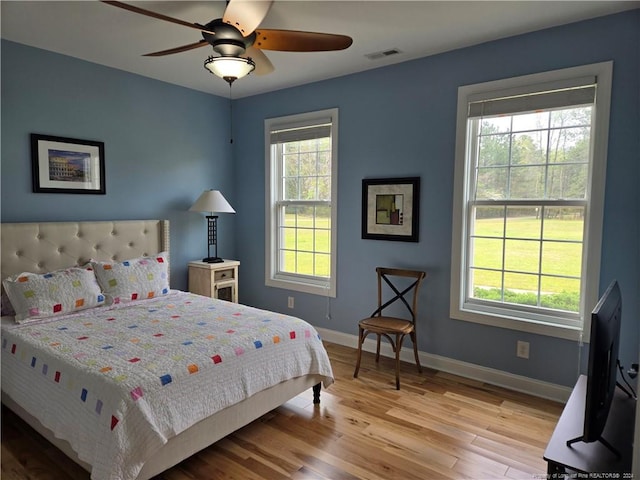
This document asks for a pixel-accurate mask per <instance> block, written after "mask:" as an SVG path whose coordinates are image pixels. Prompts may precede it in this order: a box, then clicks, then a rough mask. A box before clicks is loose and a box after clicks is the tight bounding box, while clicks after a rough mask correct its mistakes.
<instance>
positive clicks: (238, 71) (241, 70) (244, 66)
mask: <svg viewBox="0 0 640 480" xmlns="http://www.w3.org/2000/svg"><path fill="white" fill-rule="evenodd" d="M204 67H205V68H206V69H207V70H209V71H210V72H211V73H213V74H214V75H217V76H218V77H220V78H224V79H225V80H226V79H227V78H232V79H234V80H235V79H237V78H242V77H244V76H246V75H249V74H250V73H251V72H252V71H253V69H254V68H256V64H255V63H253V60H251V59H250V58H242V57H209V58H207V60H206V61H205V62H204Z"/></svg>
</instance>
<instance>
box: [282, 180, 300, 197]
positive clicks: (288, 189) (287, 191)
mask: <svg viewBox="0 0 640 480" xmlns="http://www.w3.org/2000/svg"><path fill="white" fill-rule="evenodd" d="M298 190H299V189H298V177H287V178H285V179H284V199H285V200H297V199H298V198H299V193H298Z"/></svg>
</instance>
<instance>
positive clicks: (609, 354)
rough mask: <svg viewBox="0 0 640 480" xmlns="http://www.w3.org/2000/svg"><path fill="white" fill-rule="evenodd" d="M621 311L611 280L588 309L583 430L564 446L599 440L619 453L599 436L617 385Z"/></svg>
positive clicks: (620, 298) (618, 297)
mask: <svg viewBox="0 0 640 480" xmlns="http://www.w3.org/2000/svg"><path fill="white" fill-rule="evenodd" d="M621 314H622V295H621V294H620V287H619V285H618V282H617V281H615V280H614V281H613V282H611V285H609V287H608V288H607V290H606V291H605V292H604V294H603V295H602V297H600V300H599V301H598V303H597V305H596V306H595V308H594V309H593V311H592V312H591V337H590V344H589V364H588V371H587V392H586V398H585V411H584V427H583V433H582V436H580V437H577V438H574V439H572V440H569V441H567V445H568V446H571V444H572V443H575V442H578V441H582V442H587V443H590V442H596V441H600V442H602V443H603V444H604V445H605V446H606V447H607V448H609V449H610V450H611V451H612V452H614V453H615V454H616V455H618V456H619V453H618V451H617V450H616V449H615V448H614V447H613V446H612V445H611V444H609V443H608V442H607V441H606V440H605V439H604V438H603V437H602V432H603V430H604V427H605V425H606V423H607V417H608V416H609V410H610V409H611V402H612V401H613V396H614V394H615V389H616V384H617V365H618V349H619V345H620V316H621ZM627 393H628V392H627Z"/></svg>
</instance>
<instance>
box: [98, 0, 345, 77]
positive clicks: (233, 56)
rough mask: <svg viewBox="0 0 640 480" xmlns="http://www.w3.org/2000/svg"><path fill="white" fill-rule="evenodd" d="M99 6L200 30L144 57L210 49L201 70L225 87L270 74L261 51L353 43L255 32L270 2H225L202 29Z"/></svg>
mask: <svg viewBox="0 0 640 480" xmlns="http://www.w3.org/2000/svg"><path fill="white" fill-rule="evenodd" d="M102 2H103V3H106V4H109V5H112V6H114V7H118V8H122V9H125V10H129V11H131V12H134V13H138V14H141V15H146V16H148V17H152V18H156V19H158V20H164V21H167V22H171V23H175V24H178V25H183V26H185V27H189V28H193V29H196V30H200V32H201V33H202V37H203V38H202V40H199V41H197V42H194V43H190V44H188V45H182V46H180V47H175V48H170V49H168V50H161V51H158V52H153V53H147V54H145V56H148V57H161V56H164V55H172V54H174V53H180V52H186V51H188V50H193V49H195V48H199V47H204V46H206V45H211V46H212V47H213V50H214V51H215V52H216V53H217V54H218V56H211V57H209V58H207V60H206V61H205V64H204V66H205V68H207V70H209V71H211V73H213V74H215V75H217V76H219V77H221V78H223V79H224V80H226V81H227V82H228V83H229V85H231V83H233V81H234V80H237V79H238V78H242V77H244V76H245V75H248V74H249V73H251V72H252V71H253V70H254V69H255V73H256V75H265V74H267V73H271V72H272V71H273V70H274V67H273V64H272V63H271V61H270V60H269V58H268V57H267V56H266V55H265V54H264V53H263V52H262V50H277V51H284V52H322V51H333V50H344V49H345V48H348V47H349V46H350V45H351V43H352V42H353V40H352V39H351V37H348V36H346V35H336V34H331V33H316V32H302V31H296V30H273V29H264V28H259V26H260V23H262V21H263V20H264V18H265V17H266V16H267V13H269V9H270V8H271V5H272V4H273V0H229V1H228V2H227V7H226V9H225V11H224V15H223V17H222V18H217V19H215V20H212V21H210V22H209V23H207V24H205V25H201V24H199V23H189V22H185V21H183V20H179V19H177V18H173V17H169V16H167V15H163V14H161V13H156V12H152V11H150V10H145V9H143V8H140V7H136V6H134V5H130V4H127V3H123V2H118V1H111V0H102Z"/></svg>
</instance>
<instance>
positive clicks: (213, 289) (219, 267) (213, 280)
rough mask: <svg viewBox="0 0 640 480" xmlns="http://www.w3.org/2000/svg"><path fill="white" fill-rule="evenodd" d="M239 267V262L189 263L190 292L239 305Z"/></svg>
mask: <svg viewBox="0 0 640 480" xmlns="http://www.w3.org/2000/svg"><path fill="white" fill-rule="evenodd" d="M239 265H240V262H239V261H237V260H225V261H224V262H219V263H205V262H202V261H194V262H189V291H190V292H191V293H197V294H198V295H204V296H206V297H211V298H218V299H220V300H226V301H228V302H235V303H238V266H239Z"/></svg>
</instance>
